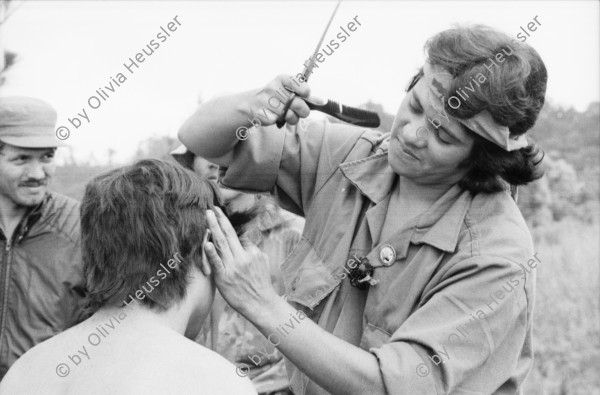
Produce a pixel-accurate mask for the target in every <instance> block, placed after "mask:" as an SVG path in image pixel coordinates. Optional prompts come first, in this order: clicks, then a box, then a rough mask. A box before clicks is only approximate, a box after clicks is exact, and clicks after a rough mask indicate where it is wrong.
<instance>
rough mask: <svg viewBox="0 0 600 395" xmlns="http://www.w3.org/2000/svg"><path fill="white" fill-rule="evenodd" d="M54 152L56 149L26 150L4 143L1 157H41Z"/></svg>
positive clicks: (0, 153) (0, 151) (0, 152)
mask: <svg viewBox="0 0 600 395" xmlns="http://www.w3.org/2000/svg"><path fill="white" fill-rule="evenodd" d="M54 151H56V147H48V148H24V147H16V146H14V145H10V144H4V143H2V147H1V148H0V155H5V156H17V155H26V156H40V155H45V154H47V153H53V152H54Z"/></svg>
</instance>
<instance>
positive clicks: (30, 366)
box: [0, 160, 256, 395]
mask: <svg viewBox="0 0 600 395" xmlns="http://www.w3.org/2000/svg"><path fill="white" fill-rule="evenodd" d="M220 205H221V203H220V197H219V192H218V190H217V188H216V186H215V184H214V183H212V182H210V181H205V180H201V179H200V178H198V177H196V176H195V175H194V174H193V173H192V172H190V171H188V170H185V169H183V168H182V167H181V166H179V165H176V164H171V163H167V162H163V161H159V160H143V161H140V162H138V163H136V164H134V165H131V166H127V167H124V168H119V169H116V170H113V171H110V172H108V173H106V174H103V175H100V176H98V177H97V178H95V179H94V180H92V181H91V182H90V183H89V184H88V185H87V187H86V190H85V195H84V198H83V201H82V205H81V228H82V231H81V232H82V251H83V260H84V270H85V276H86V281H87V287H88V290H89V298H88V308H89V309H90V310H91V312H93V313H94V314H93V315H92V316H91V317H90V318H89V319H88V320H86V321H84V322H82V323H81V324H79V325H77V326H75V327H73V328H71V329H70V330H68V331H66V332H64V333H61V334H60V335H58V336H56V337H54V338H52V339H50V340H48V341H46V342H44V343H42V344H40V345H38V346H37V347H34V348H33V349H31V350H30V351H29V352H28V353H26V354H25V355H24V356H23V357H22V358H21V359H20V360H18V361H17V362H16V363H15V365H14V366H13V368H12V369H11V370H10V371H9V372H8V374H7V376H6V378H5V380H4V381H3V382H2V383H1V385H0V394H11V395H13V394H25V393H28V394H29V393H44V394H82V393H86V394H99V393H102V394H166V393H170V394H195V393H198V394H236V395H237V394H255V393H256V392H255V391H254V389H253V388H252V384H251V382H250V380H248V379H247V378H241V377H239V376H238V375H237V374H236V368H235V366H234V365H232V364H231V363H229V362H228V361H227V360H225V359H224V358H223V357H221V356H219V355H218V354H216V353H214V352H213V351H210V350H208V349H206V348H204V347H202V346H200V345H198V344H196V343H195V342H193V341H192V340H190V339H192V338H193V337H194V336H195V335H196V334H197V333H198V331H199V330H200V327H201V326H202V324H203V322H204V320H205V318H206V316H207V315H208V313H209V311H210V308H211V306H212V302H213V297H214V291H215V286H214V282H213V279H212V276H211V275H210V269H209V268H208V263H207V261H206V260H205V258H204V257H203V256H202V245H203V244H204V243H205V242H206V240H207V238H208V232H207V221H206V217H205V212H206V210H207V209H214V208H215V207H219V206H220ZM32 371H34V372H36V374H35V375H33V376H32V375H29V374H28V372H32ZM25 377H27V378H28V379H27V380H24V378H25Z"/></svg>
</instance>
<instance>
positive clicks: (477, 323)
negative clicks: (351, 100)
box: [179, 26, 547, 395]
mask: <svg viewBox="0 0 600 395" xmlns="http://www.w3.org/2000/svg"><path fill="white" fill-rule="evenodd" d="M426 52H427V55H428V56H427V61H426V62H425V64H424V66H423V67H422V68H421V70H419V72H418V74H417V75H416V76H415V77H414V78H413V80H412V81H411V83H410V84H409V87H408V92H407V95H406V97H405V98H404V100H403V101H402V104H401V105H400V108H399V109H398V112H397V114H396V118H395V121H394V124H393V126H392V130H391V134H390V135H381V134H379V133H376V132H374V131H366V130H363V129H361V128H355V127H352V126H348V125H343V124H329V123H327V122H312V123H309V126H308V129H307V130H306V131H303V130H300V129H299V128H297V127H294V126H292V125H295V124H297V122H298V120H299V118H301V117H302V118H304V117H307V116H308V115H309V110H308V107H307V106H306V104H305V103H304V102H303V101H302V100H301V98H295V99H294V101H293V103H292V105H291V111H290V112H289V113H287V114H286V118H285V119H286V121H287V123H288V126H287V128H286V129H284V130H278V129H276V128H275V127H273V126H264V127H261V128H258V129H257V130H252V133H250V138H248V139H247V140H245V141H237V139H236V137H235V130H236V128H238V127H239V126H240V125H245V126H248V119H250V118H251V115H252V114H253V113H256V111H258V109H260V108H263V107H267V106H266V103H267V100H268V99H269V98H270V97H271V96H272V95H274V93H275V92H276V91H277V90H278V89H282V86H287V87H289V88H291V89H294V90H295V91H296V92H297V94H298V95H299V96H300V97H307V96H308V95H309V89H308V87H307V86H306V85H303V86H301V87H294V86H292V85H291V82H290V80H289V78H288V77H287V76H282V77H278V78H276V79H275V80H274V81H272V82H271V83H269V84H268V85H267V86H265V87H264V88H261V89H256V90H252V91H249V92H245V93H240V94H237V95H232V96H227V97H221V98H218V99H214V100H212V101H210V102H207V103H205V104H204V105H203V106H202V107H200V109H199V110H198V111H197V112H196V113H195V114H194V115H193V116H192V117H191V118H190V119H189V120H188V121H187V122H186V124H184V126H183V127H182V129H181V130H180V133H179V137H180V139H181V141H182V142H183V143H184V144H185V145H186V146H187V147H188V148H189V149H191V150H192V151H193V152H195V153H197V154H199V155H201V156H203V157H206V158H208V159H209V160H210V161H212V162H214V163H217V164H219V165H220V166H222V167H224V168H226V172H225V177H224V178H223V179H222V180H221V182H222V183H223V184H225V185H227V186H230V187H236V188H239V189H245V190H254V191H260V192H262V191H271V192H272V193H273V195H274V196H276V197H277V198H278V200H279V201H280V202H281V204H282V205H283V207H285V208H287V209H290V210H292V211H295V212H297V213H299V214H302V215H304V216H305V218H306V227H305V231H304V234H303V237H302V239H301V241H300V243H299V245H298V247H296V249H295V250H294V252H293V253H292V255H291V256H290V258H288V260H287V261H286V262H284V263H283V265H282V270H283V272H284V280H285V286H286V291H287V302H290V303H291V304H292V306H290V304H288V303H287V302H286V301H284V300H282V299H281V298H279V297H277V295H276V293H275V292H274V291H273V289H272V287H271V286H270V285H269V282H268V271H267V263H266V260H265V259H264V256H262V255H261V254H260V253H259V252H257V251H256V249H254V248H253V247H251V246H245V247H242V246H240V243H239V241H238V240H237V238H236V237H235V235H234V234H232V232H231V230H230V226H229V225H228V223H227V221H226V220H225V218H224V217H223V216H222V215H220V214H219V213H217V215H216V216H215V215H214V214H213V213H210V212H209V213H207V219H208V220H209V223H210V224H211V229H212V230H213V240H214V245H213V244H211V243H208V244H207V246H206V252H207V254H208V255H209V257H210V258H211V264H212V267H213V270H215V272H216V276H215V280H216V282H217V286H218V288H219V290H220V291H221V293H222V295H223V296H224V298H225V299H226V300H227V301H228V303H229V304H230V305H232V306H233V307H234V308H236V309H237V310H238V311H239V312H240V313H242V314H243V315H244V316H245V317H246V318H248V320H250V321H251V322H252V323H253V324H254V325H255V326H256V327H257V328H258V329H259V330H260V331H261V332H262V333H263V334H264V335H265V336H273V335H274V334H277V333H278V329H279V328H280V327H281V326H282V325H284V323H288V322H290V323H291V319H292V318H294V317H296V319H297V320H298V322H299V323H300V324H295V329H293V330H292V331H291V332H290V334H289V336H286V337H283V336H280V337H279V339H280V343H279V345H278V348H279V350H280V351H281V352H282V353H283V354H284V355H285V356H286V357H287V358H288V359H289V360H290V362H291V364H293V365H290V366H288V373H289V374H290V381H291V386H292V389H293V391H294V393H295V394H297V395H299V394H322V393H326V392H328V393H334V394H365V393H368V394H383V393H390V394H433V393H485V394H489V393H495V394H513V393H517V392H520V386H521V384H522V383H523V380H524V379H525V377H526V375H527V373H528V371H529V370H530V369H531V366H532V363H533V348H532V332H531V328H532V315H531V314H532V309H533V298H534V293H535V292H534V291H535V271H532V272H531V273H525V272H524V271H523V270H522V269H521V265H523V264H525V263H526V262H527V261H528V260H529V259H531V257H532V255H533V252H534V251H533V246H532V241H531V237H530V234H529V231H528V229H527V226H526V224H525V221H524V220H523V217H522V216H521V213H520V212H519V210H518V208H517V206H516V204H515V202H514V201H513V200H512V199H511V197H510V194H509V193H508V191H507V189H508V188H507V184H508V183H511V184H516V185H523V184H526V183H528V182H531V181H533V180H535V179H536V178H539V177H540V176H541V171H540V169H539V165H540V162H541V158H540V157H541V155H540V153H539V150H538V149H537V148H536V146H535V144H534V143H532V142H529V141H527V140H526V139H525V137H524V134H525V133H526V132H527V131H528V130H529V129H530V128H531V127H532V126H533V125H534V123H535V121H536V118H537V116H538V114H539V112H540V110H541V108H542V106H543V103H544V97H545V91H546V81H547V73H546V68H545V66H544V63H543V62H542V60H541V58H540V57H539V55H538V53H537V52H536V51H535V50H534V49H533V48H531V47H530V46H529V45H527V44H525V43H518V42H516V41H514V40H512V39H511V38H510V37H509V36H507V35H506V34H503V33H501V32H498V31H496V30H494V29H491V28H487V27H483V26H472V27H457V28H453V29H449V30H446V31H443V32H441V33H439V34H437V35H436V36H434V37H433V38H431V39H430V40H429V41H428V42H427V43H426ZM492 59H493V60H492ZM466 86H469V87H470V88H469V89H468V91H465V90H464V88H465V87H466ZM471 89H472V91H471ZM458 92H461V94H462V93H463V92H464V93H467V95H466V96H465V95H462V96H460V98H459V94H458ZM456 100H459V101H460V105H457V103H456ZM267 108H268V107H267ZM270 115H271V117H270V119H269V120H268V121H266V120H265V122H263V125H272V124H273V123H274V122H275V119H276V118H277V117H278V116H279V115H281V114H280V113H271V114H270ZM217 220H218V222H219V223H218V224H217ZM215 247H216V249H215ZM357 262H358V263H357ZM342 271H343V272H342ZM340 273H341V275H338V274H340ZM294 308H297V309H300V310H301V311H302V312H301V313H297V312H296V310H295V309H294ZM304 316H308V317H309V318H310V320H307V319H305V317H304ZM457 329H459V332H460V333H461V335H457Z"/></svg>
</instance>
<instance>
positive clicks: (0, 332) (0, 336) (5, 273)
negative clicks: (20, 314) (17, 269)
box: [0, 240, 12, 355]
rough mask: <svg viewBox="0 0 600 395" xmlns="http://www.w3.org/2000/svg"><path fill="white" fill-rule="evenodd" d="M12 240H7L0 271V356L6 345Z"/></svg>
mask: <svg viewBox="0 0 600 395" xmlns="http://www.w3.org/2000/svg"><path fill="white" fill-rule="evenodd" d="M11 248H12V244H11V240H6V246H5V248H4V254H3V255H4V259H3V260H2V262H3V265H2V270H0V278H1V279H2V290H0V304H1V309H2V310H1V314H0V355H2V354H3V351H2V345H3V344H4V328H5V326H6V325H5V324H6V305H7V301H8V297H7V296H8V283H9V273H10V256H11Z"/></svg>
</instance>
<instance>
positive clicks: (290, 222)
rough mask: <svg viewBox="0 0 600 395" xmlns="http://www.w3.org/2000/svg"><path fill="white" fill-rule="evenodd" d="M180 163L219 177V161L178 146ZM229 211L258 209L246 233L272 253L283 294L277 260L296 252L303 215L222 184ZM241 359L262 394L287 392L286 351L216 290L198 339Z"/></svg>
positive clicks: (277, 283)
mask: <svg viewBox="0 0 600 395" xmlns="http://www.w3.org/2000/svg"><path fill="white" fill-rule="evenodd" d="M171 155H172V156H173V158H174V159H175V160H177V162H179V164H181V165H182V166H184V167H186V168H188V169H190V170H192V171H194V173H196V174H197V175H199V176H200V177H202V178H205V179H208V180H211V181H217V180H218V175H219V166H217V165H215V164H213V163H210V162H208V161H207V160H205V159H203V158H201V157H199V156H197V155H195V154H194V153H193V152H191V151H189V150H187V149H186V148H185V147H184V146H180V147H178V148H177V149H175V150H174V151H173V152H171ZM220 192H221V196H222V197H223V202H224V204H225V206H226V207H227V208H228V209H229V211H230V212H240V211H244V210H258V211H260V215H258V217H257V218H256V220H255V221H253V222H252V223H251V224H249V225H250V226H251V229H249V230H248V231H246V232H245V234H246V235H247V236H249V238H250V239H251V240H252V241H253V242H254V243H255V244H256V245H257V246H258V248H259V249H260V250H261V251H262V252H264V253H265V254H266V255H267V256H268V257H269V263H270V269H269V272H270V274H271V282H272V284H273V286H274V287H275V290H276V291H277V294H278V295H283V294H284V293H285V291H284V286H283V278H282V275H281V269H280V267H279V265H280V264H281V262H283V261H284V260H285V259H286V258H287V257H288V256H289V255H290V253H291V252H292V250H293V249H294V247H295V246H296V244H297V243H298V241H299V240H300V236H301V235H302V229H303V227H304V219H302V218H301V217H299V216H297V215H294V214H291V213H289V212H287V211H285V210H282V209H281V208H280V207H278V206H277V205H276V204H275V203H274V202H273V200H272V199H271V198H270V197H267V196H265V195H262V196H261V195H254V194H249V193H243V192H239V191H236V190H232V189H228V188H220ZM196 340H197V341H198V342H199V343H200V344H202V345H204V346H206V347H209V348H210V349H211V350H214V351H216V352H218V353H219V354H221V355H223V356H224V357H226V358H227V359H228V360H229V361H231V362H233V363H235V364H237V366H238V367H239V368H240V369H241V370H239V372H242V374H246V375H247V376H248V377H249V378H250V379H251V380H252V384H253V385H254V387H255V388H256V390H257V391H258V393H259V394H271V395H276V394H288V393H289V389H288V388H289V380H288V377H287V372H286V369H285V363H284V360H283V355H281V353H280V352H279V351H277V349H276V348H275V347H274V346H273V344H271V343H270V342H269V341H268V340H267V339H266V338H265V337H264V336H263V335H262V334H261V333H260V332H259V331H258V330H257V329H256V328H255V327H254V326H253V325H252V324H251V323H250V322H248V320H246V319H245V318H244V317H243V316H242V315H241V314H240V313H238V312H237V311H235V310H234V309H233V308H232V307H231V306H229V305H228V304H227V303H226V302H225V301H224V300H223V297H222V296H221V295H220V294H219V293H218V292H217V293H216V295H215V301H214V303H213V307H212V309H211V312H210V316H209V318H208V319H207V320H206V323H205V325H204V326H203V327H202V331H201V333H200V334H199V336H198V338H197V339H196Z"/></svg>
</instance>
